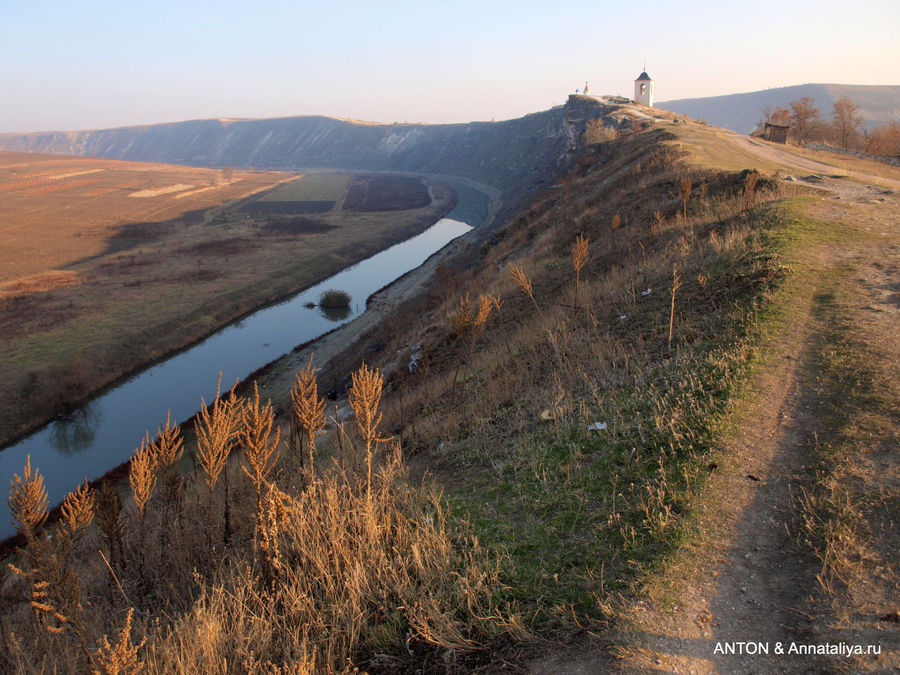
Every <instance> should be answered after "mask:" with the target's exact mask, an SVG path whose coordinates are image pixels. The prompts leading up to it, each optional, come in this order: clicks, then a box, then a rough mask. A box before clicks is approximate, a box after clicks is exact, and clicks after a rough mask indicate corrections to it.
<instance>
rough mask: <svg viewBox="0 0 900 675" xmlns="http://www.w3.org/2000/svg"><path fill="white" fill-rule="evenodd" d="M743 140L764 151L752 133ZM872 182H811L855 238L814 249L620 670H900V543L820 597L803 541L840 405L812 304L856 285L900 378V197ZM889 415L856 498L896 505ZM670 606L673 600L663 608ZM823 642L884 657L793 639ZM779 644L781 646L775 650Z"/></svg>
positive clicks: (869, 331) (865, 327)
mask: <svg viewBox="0 0 900 675" xmlns="http://www.w3.org/2000/svg"><path fill="white" fill-rule="evenodd" d="M746 145H747V147H748V149H750V150H751V151H757V149H758V148H757V146H756V145H755V144H754V141H752V139H748V140H747V141H746ZM767 145H768V144H760V145H759V148H761V149H760V150H759V151H760V152H761V153H763V154H764V156H765V157H766V158H767V159H769V160H775V161H781V162H783V163H785V164H786V165H787V167H788V168H789V169H793V170H796V169H798V168H802V169H804V170H809V171H816V172H827V171H833V167H829V166H828V165H826V164H821V163H816V162H811V161H808V160H805V159H803V158H797V157H796V156H794V155H792V154H791V153H789V152H786V151H781V150H779V149H775V148H771V147H766V146H767ZM788 162H790V163H788ZM854 177H855V178H859V174H856V175H855V176H854ZM876 180H877V182H878V183H879V184H880V185H873V184H870V183H869V184H867V183H864V182H863V183H861V182H857V181H848V180H846V179H837V178H820V179H814V182H815V186H816V187H817V188H820V189H822V190H825V191H826V192H827V196H823V198H822V200H821V202H820V204H818V205H813V206H812V207H811V208H810V214H811V215H812V216H814V217H816V218H819V219H822V220H826V221H831V222H836V223H841V227H842V228H846V230H847V231H848V232H849V234H850V238H849V242H850V245H849V246H848V239H846V238H845V239H843V240H841V241H840V242H839V243H832V244H827V243H822V244H820V245H817V246H815V247H814V248H813V249H812V250H810V251H807V254H808V255H809V256H810V259H809V260H808V263H809V266H810V267H811V268H812V269H816V270H818V274H817V275H815V276H814V279H815V281H814V283H813V284H811V285H810V286H809V287H808V288H804V289H802V290H801V291H800V292H798V293H796V295H795V297H794V299H793V304H792V306H791V307H790V308H789V312H788V313H789V315H790V318H789V320H790V324H789V327H788V328H787V329H786V330H784V331H783V333H782V335H781V337H779V338H777V339H775V340H774V341H773V342H772V343H771V344H769V345H768V349H769V358H768V362H769V363H770V364H771V365H770V366H769V367H768V368H767V369H766V370H765V371H764V372H762V373H760V374H759V375H758V376H757V377H756V378H755V380H754V382H753V385H752V394H751V402H750V403H749V405H748V406H747V407H746V408H745V410H743V411H742V414H741V415H740V420H739V421H738V425H737V428H738V432H737V433H736V434H734V435H733V436H732V438H731V440H730V441H729V442H728V444H727V446H726V448H724V450H723V452H722V458H723V459H722V461H720V462H719V466H718V468H717V470H716V476H715V477H714V478H713V480H712V481H711V485H710V495H711V498H710V502H709V504H710V507H711V508H709V509H707V512H705V513H704V515H703V516H702V517H701V520H700V522H699V523H698V528H699V530H700V532H702V533H703V534H702V535H701V536H700V537H699V538H698V541H697V542H695V543H694V545H693V547H692V548H691V550H688V551H685V553H684V555H683V556H682V558H681V559H680V560H679V561H678V562H677V563H676V565H675V567H674V569H672V570H670V572H669V574H668V575H667V576H668V577H669V578H668V579H667V580H665V581H664V582H663V583H662V584H661V588H660V589H657V593H658V595H656V596H655V597H651V598H650V599H648V600H647V601H644V602H641V603H640V604H639V605H638V606H637V607H636V608H635V609H634V612H633V616H632V617H630V620H631V622H632V627H633V628H632V630H630V631H628V634H627V635H626V636H624V637H625V642H626V644H627V646H626V648H625V651H626V654H627V658H626V659H624V661H623V662H622V663H621V666H622V669H623V670H625V671H633V672H652V671H658V672H673V673H751V672H767V673H768V672H822V671H823V670H832V669H835V668H841V669H843V668H851V669H854V670H856V669H865V670H869V669H873V670H878V671H881V670H885V671H887V670H890V669H891V668H896V667H898V666H900V654H898V652H897V647H898V646H900V640H898V632H897V630H896V629H893V628H892V624H890V623H889V622H879V615H882V614H884V615H888V616H889V615H890V613H891V612H895V611H896V606H895V605H896V601H897V596H896V590H897V581H896V579H897V577H896V574H894V572H895V570H893V569H892V568H891V563H890V561H891V558H892V556H895V555H896V551H897V549H896V548H893V554H892V553H891V552H890V550H888V551H882V552H880V555H879V552H878V551H874V550H870V551H869V553H870V554H871V555H870V556H869V559H868V560H865V559H861V560H860V564H859V566H858V567H857V568H856V571H857V572H858V575H857V578H856V579H853V580H850V582H849V583H847V584H846V588H844V589H843V590H842V591H835V592H832V593H828V594H824V595H823V594H822V593H821V587H820V582H819V579H818V578H817V575H818V574H819V573H820V572H821V570H822V564H821V563H820V562H819V560H817V559H816V558H815V557H814V556H813V555H812V552H811V549H810V548H809V547H808V546H806V545H804V544H803V543H802V542H801V541H799V539H801V538H802V537H801V536H800V535H799V532H800V531H801V528H800V527H799V524H798V522H797V521H798V517H799V516H798V499H799V497H800V496H801V494H802V487H803V485H804V484H805V483H806V482H807V481H809V479H810V475H809V474H810V470H809V468H808V467H809V465H810V464H811V463H813V462H814V461H815V457H814V454H815V448H816V447H818V445H819V444H820V443H822V444H827V443H829V442H830V441H831V439H830V438H829V434H834V433H835V431H834V429H835V424H834V419H832V418H833V417H834V412H833V411H832V410H829V409H828V405H827V401H824V400H823V399H824V398H827V396H823V395H822V391H821V387H820V377H821V376H822V375H823V374H822V373H821V372H819V370H818V366H817V363H816V358H817V351H816V350H817V349H821V348H822V344H821V341H820V338H819V333H820V331H824V330H827V329H828V321H829V320H830V319H828V318H823V317H821V316H819V315H818V313H817V311H816V306H815V305H816V303H817V302H819V301H820V300H821V299H822V298H829V297H831V296H832V295H833V293H834V291H835V288H840V287H842V285H844V286H848V285H853V286H854V287H855V290H854V297H855V298H857V299H858V304H856V305H855V306H843V307H841V310H842V311H843V312H846V318H847V324H848V325H850V326H855V327H856V329H855V333H856V336H857V338H859V339H860V340H863V341H865V342H866V345H867V346H866V348H865V350H864V351H865V353H866V355H867V356H868V357H869V358H871V359H872V361H871V363H872V367H873V368H874V369H879V368H882V369H884V368H886V369H888V370H893V373H888V375H887V382H888V383H891V382H892V383H894V384H896V382H898V379H897V363H898V361H900V350H898V340H897V335H900V320H898V319H900V313H898V311H897V309H898V308H897V305H898V297H900V296H898V295H897V293H896V291H897V290H898V289H900V286H898V283H897V282H898V278H900V277H898V269H900V264H898V262H900V255H898V252H900V246H898V241H900V237H898V222H900V219H898V214H900V200H898V198H897V195H896V194H894V193H892V191H890V190H886V189H885V188H884V185H885V182H886V180H887V179H884V178H877V179H876ZM889 182H893V183H896V181H889ZM856 233H858V234H859V235H860V236H859V237H856V236H854V234H856ZM873 235H874V238H872V236H873ZM851 332H854V331H851ZM826 393H827V392H826ZM847 405H851V404H850V402H848V403H847ZM858 412H859V414H860V415H865V414H866V413H867V411H865V410H859V411H858ZM881 421H882V422H887V426H888V427H891V426H893V428H882V430H881V432H882V433H881V439H880V440H881V442H878V443H876V444H875V446H874V448H873V452H871V453H870V452H869V450H866V451H865V456H864V457H863V459H862V460H861V461H859V462H857V463H856V467H855V468H856V473H857V477H858V478H859V480H860V481H861V482H862V484H861V485H860V486H859V489H858V490H857V491H856V492H857V493H858V494H860V495H863V494H870V495H874V494H881V495H887V500H888V501H890V500H891V499H896V496H897V490H896V479H897V467H896V449H897V447H896V444H895V442H894V441H895V440H896V437H897V435H896V432H897V429H896V425H895V424H891V421H890V420H889V419H882V420H881ZM895 421H896V420H895ZM875 449H877V450H878V451H877V452H876V451H874V450H875ZM865 464H869V465H870V466H869V470H866V469H865V466H863V465H865ZM861 508H862V507H861ZM876 513H878V511H876ZM889 513H890V511H888V512H887V513H886V514H885V515H889ZM875 519H877V516H876V518H875ZM884 520H885V521H886V522H884V523H880V524H879V525H880V526H883V527H886V528H888V529H892V528H893V527H894V524H893V522H892V521H891V519H890V518H889V517H886V518H884ZM870 523H871V524H874V523H873V522H872V519H870ZM879 529H881V528H880V527H872V528H870V530H874V531H873V532H871V535H872V536H873V538H874V539H875V540H880V541H881V542H882V547H884V546H883V545H884V543H885V542H893V543H894V544H896V533H893V534H891V533H888V534H885V535H883V532H879V531H878V530H879ZM882 535H883V536H882ZM860 545H861V546H865V544H862V543H861V544H860ZM875 548H877V546H876V547H875ZM888 548H889V549H890V548H891V544H889V545H888ZM866 563H869V564H866ZM861 589H868V590H866V591H862V590H861ZM651 596H653V594H651ZM823 598H825V599H826V600H828V602H825V601H823ZM669 602H671V603H672V606H671V607H669V608H667V609H663V607H664V606H665V605H666V604H667V603H669ZM894 625H895V624H894ZM826 643H829V644H838V643H843V644H845V645H850V646H855V645H861V646H862V647H863V648H864V649H866V648H868V645H870V644H873V645H878V646H880V647H881V648H882V654H881V656H880V657H878V658H871V657H863V658H854V659H848V658H846V657H843V656H838V657H835V656H822V655H819V656H816V655H802V654H796V653H794V654H790V653H789V652H790V651H791V645H822V644H826ZM779 648H780V649H783V650H784V653H783V654H778V653H777V651H778V650H779ZM766 651H768V653H765V652H766ZM575 672H577V671H575ZM583 672H589V671H583Z"/></svg>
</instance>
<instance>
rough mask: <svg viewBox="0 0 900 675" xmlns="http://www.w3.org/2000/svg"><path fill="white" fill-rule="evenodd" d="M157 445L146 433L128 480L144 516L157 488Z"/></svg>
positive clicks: (132, 461) (132, 459) (135, 456)
mask: <svg viewBox="0 0 900 675" xmlns="http://www.w3.org/2000/svg"><path fill="white" fill-rule="evenodd" d="M156 467H157V463H156V447H155V446H154V445H153V444H152V443H151V442H150V435H149V434H146V435H145V436H144V439H143V440H142V441H141V447H140V448H138V450H137V451H136V452H135V453H134V457H132V458H131V470H130V471H129V473H128V482H129V483H130V484H131V493H132V494H133V495H134V503H135V504H136V505H137V507H138V511H140V513H141V518H143V516H144V511H145V509H146V508H147V502H149V501H150V498H151V497H152V496H153V490H154V489H156Z"/></svg>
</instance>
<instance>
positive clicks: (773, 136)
mask: <svg viewBox="0 0 900 675" xmlns="http://www.w3.org/2000/svg"><path fill="white" fill-rule="evenodd" d="M790 128H791V126H790V125H789V124H773V123H772V122H766V126H765V129H763V137H764V138H765V139H766V140H767V141H772V142H773V143H787V135H788V129H790Z"/></svg>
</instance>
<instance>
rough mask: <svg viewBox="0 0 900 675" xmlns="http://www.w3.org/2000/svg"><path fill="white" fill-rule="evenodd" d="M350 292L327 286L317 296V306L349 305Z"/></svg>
mask: <svg viewBox="0 0 900 675" xmlns="http://www.w3.org/2000/svg"><path fill="white" fill-rule="evenodd" d="M349 306H350V294H349V293H347V292H346V291H339V290H336V289H334V288H329V289H328V290H327V291H324V292H323V293H322V295H320V296H319V307H349Z"/></svg>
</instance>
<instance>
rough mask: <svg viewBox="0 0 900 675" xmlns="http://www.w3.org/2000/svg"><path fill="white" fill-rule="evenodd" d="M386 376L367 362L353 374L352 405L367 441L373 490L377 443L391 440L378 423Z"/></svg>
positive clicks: (369, 484)
mask: <svg viewBox="0 0 900 675" xmlns="http://www.w3.org/2000/svg"><path fill="white" fill-rule="evenodd" d="M383 384H384V377H383V375H382V374H381V372H380V371H378V370H377V369H375V368H369V367H368V366H367V365H366V364H365V362H364V363H363V364H362V366H360V368H359V370H357V371H356V372H355V373H353V375H352V376H351V389H350V407H351V408H353V412H354V413H355V415H356V425H357V426H358V427H359V433H360V435H361V436H362V437H363V440H365V442H366V490H367V492H368V493H371V491H372V458H373V455H374V452H375V444H376V443H385V442H387V441H389V440H390V438H388V437H383V436H381V435H379V433H378V425H379V424H380V423H381V417H382V416H381V413H379V412H378V404H379V403H380V401H381V388H382V386H383Z"/></svg>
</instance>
